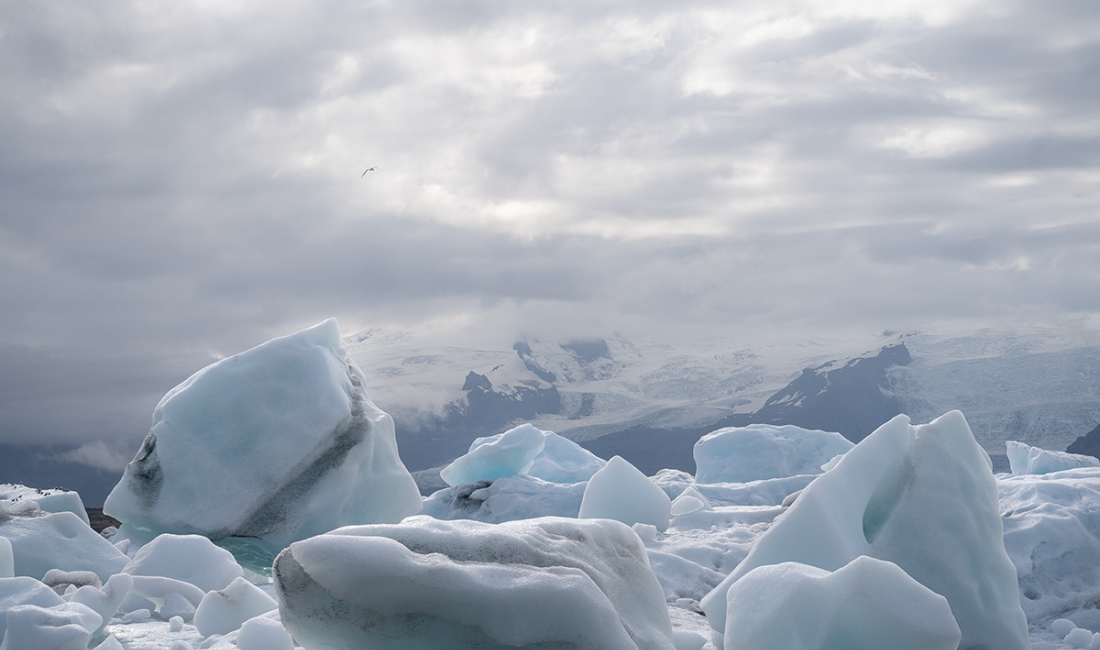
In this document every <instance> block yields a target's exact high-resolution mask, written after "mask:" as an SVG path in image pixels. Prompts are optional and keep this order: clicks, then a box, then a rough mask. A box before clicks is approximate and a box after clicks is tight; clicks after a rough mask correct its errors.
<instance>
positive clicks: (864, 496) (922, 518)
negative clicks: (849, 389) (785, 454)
mask: <svg viewBox="0 0 1100 650" xmlns="http://www.w3.org/2000/svg"><path fill="white" fill-rule="evenodd" d="M1002 534H1003V528H1002V524H1001V518H1000V511H999V505H998V499H997V484H996V481H995V479H994V478H993V473H992V471H991V464H990V461H989V457H988V455H986V454H985V452H984V451H983V450H982V449H981V447H979V446H978V444H977V442H976V441H975V440H974V436H973V434H972V433H971V432H970V427H969V426H968V425H967V423H966V420H965V418H963V416H962V414H961V413H959V412H958V411H952V412H950V413H948V414H946V415H944V416H942V417H940V418H938V419H937V420H935V421H933V422H932V423H930V424H926V425H923V426H917V427H914V426H911V425H910V424H909V418H908V417H906V416H904V415H899V416H897V417H896V418H894V419H892V420H890V421H889V422H887V423H886V424H884V425H882V426H881V427H879V428H878V429H877V430H876V431H875V432H874V433H872V434H871V435H870V436H868V437H867V438H866V439H864V440H863V441H862V442H861V443H860V444H859V445H856V447H854V448H853V449H852V450H851V451H850V452H848V453H847V454H846V455H845V456H844V458H843V459H842V460H841V461H840V462H839V463H838V464H837V465H836V467H834V468H833V469H831V470H830V471H828V472H826V473H825V474H823V475H821V476H820V477H818V478H817V480H815V481H814V482H813V483H811V484H810V485H809V486H807V487H806V489H804V490H803V491H802V493H801V494H800V495H799V497H798V499H797V500H796V501H795V502H794V504H793V505H791V507H790V508H789V509H788V511H787V513H786V514H785V515H784V516H783V517H781V518H779V519H777V520H776V522H775V524H774V525H773V526H772V527H771V528H770V529H769V530H768V531H767V532H766V533H764V535H763V536H761V538H760V540H759V541H758V542H757V543H756V545H755V546H754V547H753V549H752V551H750V552H749V554H748V557H746V558H745V560H744V561H743V562H742V563H741V564H740V565H738V567H737V568H736V569H735V570H734V571H733V572H732V573H730V575H729V576H728V577H727V578H726V579H725V580H723V581H722V582H721V583H720V584H719V585H718V586H717V587H716V588H715V589H714V590H713V591H712V592H710V594H708V595H707V596H706V597H705V598H704V599H703V601H702V607H703V610H704V611H705V612H706V614H707V620H708V622H709V623H710V625H711V626H712V627H713V628H714V629H715V630H716V631H717V632H725V631H728V629H729V628H728V627H727V625H726V616H727V597H728V594H729V592H730V589H731V586H732V585H733V584H734V583H736V582H737V581H738V580H740V579H741V578H743V577H744V576H745V575H746V574H748V573H749V572H750V571H752V570H753V569H755V568H757V567H761V566H766V565H772V564H780V563H782V562H798V563H801V564H806V565H810V566H812V567H817V568H819V569H823V570H825V571H830V572H831V571H836V570H838V569H840V568H842V567H844V566H846V565H847V564H848V563H850V562H851V561H852V560H854V559H856V558H857V557H859V556H861V555H867V556H870V557H873V558H877V559H880V560H885V561H888V562H893V563H894V564H896V565H898V566H899V567H901V569H902V570H904V571H905V572H906V573H908V574H909V575H910V576H911V577H912V578H913V579H915V580H916V581H917V582H919V583H920V584H922V585H924V586H925V587H928V588H929V589H931V590H932V591H934V592H935V593H937V594H940V595H941V596H944V597H945V598H946V599H947V602H948V603H949V604H950V605H951V611H952V613H953V614H954V616H955V619H956V621H957V622H958V625H959V628H960V630H961V631H962V642H961V643H960V645H959V648H961V649H962V650H966V649H969V648H997V649H998V650H1017V649H1020V650H1022V649H1026V648H1030V644H1029V642H1028V628H1027V620H1026V619H1025V617H1024V613H1023V610H1022V609H1021V607H1020V600H1019V592H1018V590H1017V584H1016V568H1015V567H1014V566H1013V564H1012V562H1011V561H1010V559H1009V557H1008V554H1007V553H1006V551H1005V545H1004V541H1003V539H1002Z"/></svg>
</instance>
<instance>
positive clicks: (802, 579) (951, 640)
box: [725, 555, 961, 650]
mask: <svg viewBox="0 0 1100 650" xmlns="http://www.w3.org/2000/svg"><path fill="white" fill-rule="evenodd" d="M726 630H727V631H726V634H725V638H726V639H728V641H726V643H725V650H735V649H736V650H778V649H780V648H781V649H782V650H881V649H882V648H890V649H891V650H957V648H958V647H959V639H960V638H961V633H960V632H959V626H958V625H957V624H956V623H955V618H954V617H953V616H952V615H951V607H950V606H949V605H948V604H947V599H946V598H944V597H943V596H941V595H939V594H937V593H934V592H932V590H930V589H928V588H927V587H925V586H924V585H921V584H920V583H918V582H917V581H916V580H913V579H912V578H910V577H909V575H908V574H906V573H905V572H904V571H902V570H901V569H900V568H898V566H897V565H896V564H892V563H890V562H883V561H882V560H876V559H874V558H870V557H867V556H865V555H861V556H859V557H857V558H856V559H854V560H852V561H851V562H850V563H849V564H847V565H846V566H844V567H842V568H840V569H837V570H836V571H834V572H832V573H830V572H828V571H825V570H824V569H818V568H816V567H811V566H808V565H806V564H798V563H795V562H784V563H781V564H771V565H767V566H761V567H757V568H755V569H753V570H752V571H749V572H748V573H746V574H745V575H744V577H742V578H741V579H740V580H738V581H737V582H735V583H734V584H733V586H732V587H731V588H730V590H729V597H728V604H727V614H726Z"/></svg>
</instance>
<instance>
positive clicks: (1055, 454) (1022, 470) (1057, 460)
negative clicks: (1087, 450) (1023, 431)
mask: <svg viewBox="0 0 1100 650" xmlns="http://www.w3.org/2000/svg"><path fill="white" fill-rule="evenodd" d="M1005 448H1006V451H1007V454H1008V466H1009V469H1010V470H1011V471H1012V473H1013V474H1014V475H1016V476H1020V475H1022V474H1049V473H1051V472H1061V471H1062V470H1067V469H1077V468H1078V467H1100V458H1094V457H1092V456H1084V455H1082V454H1070V453H1067V452H1064V451H1049V450H1046V449H1040V448H1038V447H1032V446H1031V445H1025V444H1024V443H1022V442H1016V441H1015V440H1009V441H1007V442H1005Z"/></svg>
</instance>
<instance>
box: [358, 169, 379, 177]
mask: <svg viewBox="0 0 1100 650" xmlns="http://www.w3.org/2000/svg"><path fill="white" fill-rule="evenodd" d="M376 171H378V168H377V167H369V168H367V172H376ZM367 172H363V176H366V175H367ZM363 176H360V177H359V178H363Z"/></svg>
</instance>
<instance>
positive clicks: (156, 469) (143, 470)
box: [126, 430, 164, 510]
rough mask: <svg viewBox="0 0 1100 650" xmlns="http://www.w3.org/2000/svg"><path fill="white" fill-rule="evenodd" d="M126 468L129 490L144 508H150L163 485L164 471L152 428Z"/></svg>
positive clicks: (158, 496)
mask: <svg viewBox="0 0 1100 650" xmlns="http://www.w3.org/2000/svg"><path fill="white" fill-rule="evenodd" d="M126 470H127V471H128V472H129V473H130V479H131V480H130V481H129V482H128V485H129V486H130V490H131V491H132V492H133V493H134V494H136V495H137V497H138V498H139V499H140V500H141V506H142V507H143V508H144V509H145V510H149V509H151V508H152V507H153V506H154V505H155V504H156V502H157V499H159V498H160V490H161V488H162V487H164V471H163V470H162V469H161V467H160V458H159V457H158V456H157V436H156V434H155V433H153V431H152V430H150V431H149V434H148V435H146V436H145V440H144V441H142V443H141V448H140V449H138V453H137V455H136V456H134V459H133V460H132V461H130V464H129V466H127V468H126Z"/></svg>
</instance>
